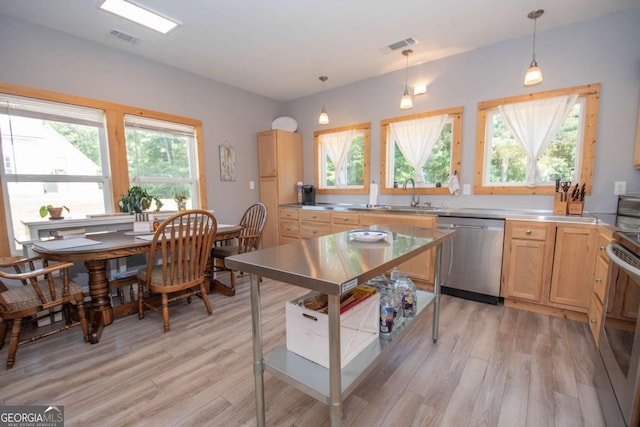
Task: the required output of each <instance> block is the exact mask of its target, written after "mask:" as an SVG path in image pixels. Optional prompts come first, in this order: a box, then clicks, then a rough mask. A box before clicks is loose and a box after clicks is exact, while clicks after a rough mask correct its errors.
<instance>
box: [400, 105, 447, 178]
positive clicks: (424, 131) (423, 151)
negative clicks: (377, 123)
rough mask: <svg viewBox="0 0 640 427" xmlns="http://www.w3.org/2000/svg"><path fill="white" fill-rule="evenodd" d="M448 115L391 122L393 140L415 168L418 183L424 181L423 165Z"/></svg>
mask: <svg viewBox="0 0 640 427" xmlns="http://www.w3.org/2000/svg"><path fill="white" fill-rule="evenodd" d="M447 117H448V116H447V114H443V115H440V116H431V117H425V118H422V119H415V120H407V121H402V122H394V123H390V124H389V130H390V131H391V138H392V140H395V142H396V143H397V144H398V148H400V152H401V153H402V155H403V156H404V158H405V159H406V160H407V163H409V165H410V166H411V167H413V169H414V180H415V182H416V184H417V183H423V182H424V174H423V173H422V167H423V166H424V164H425V163H426V161H427V159H428V158H429V155H430V154H431V150H433V146H434V145H435V144H436V142H437V141H438V138H440V134H441V133H442V127H443V126H444V124H445V122H446V121H447Z"/></svg>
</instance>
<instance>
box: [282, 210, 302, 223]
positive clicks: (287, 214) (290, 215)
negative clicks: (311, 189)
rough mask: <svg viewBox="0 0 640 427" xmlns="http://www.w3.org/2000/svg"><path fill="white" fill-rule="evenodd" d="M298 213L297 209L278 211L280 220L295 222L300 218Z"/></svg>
mask: <svg viewBox="0 0 640 427" xmlns="http://www.w3.org/2000/svg"><path fill="white" fill-rule="evenodd" d="M299 212H300V210H299V209H280V218H281V219H295V220H297V219H298V218H299V217H300V214H299Z"/></svg>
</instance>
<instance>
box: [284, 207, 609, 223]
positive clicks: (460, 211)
mask: <svg viewBox="0 0 640 427" xmlns="http://www.w3.org/2000/svg"><path fill="white" fill-rule="evenodd" d="M280 207H281V208H290V209H304V210H331V211H340V212H344V211H353V212H376V213H388V214H405V215H429V216H442V217H444V216H449V217H467V218H491V219H510V220H523V221H553V222H573V223H582V224H608V225H615V223H616V222H615V218H616V214H609V213H590V212H583V214H582V215H566V216H565V215H554V214H553V211H552V210H543V209H491V208H461V207H450V208H444V207H440V208H439V207H431V206H417V207H411V206H394V205H376V206H368V205H357V204H347V203H317V204H315V205H299V204H286V205H280Z"/></svg>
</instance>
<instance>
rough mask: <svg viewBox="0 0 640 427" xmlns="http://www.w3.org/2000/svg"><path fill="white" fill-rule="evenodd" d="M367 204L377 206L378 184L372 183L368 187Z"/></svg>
mask: <svg viewBox="0 0 640 427" xmlns="http://www.w3.org/2000/svg"><path fill="white" fill-rule="evenodd" d="M369 204H370V205H371V206H375V205H377V204H378V184H376V183H375V182H372V183H371V185H370V186H369Z"/></svg>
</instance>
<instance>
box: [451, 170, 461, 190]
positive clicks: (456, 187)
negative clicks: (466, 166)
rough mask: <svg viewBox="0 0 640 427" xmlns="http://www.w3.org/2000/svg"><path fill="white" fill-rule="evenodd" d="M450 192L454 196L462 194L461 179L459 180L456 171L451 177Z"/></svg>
mask: <svg viewBox="0 0 640 427" xmlns="http://www.w3.org/2000/svg"><path fill="white" fill-rule="evenodd" d="M449 192H450V193H451V194H453V195H454V196H459V195H460V181H459V180H458V174H457V173H454V174H453V175H451V176H450V177H449Z"/></svg>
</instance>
